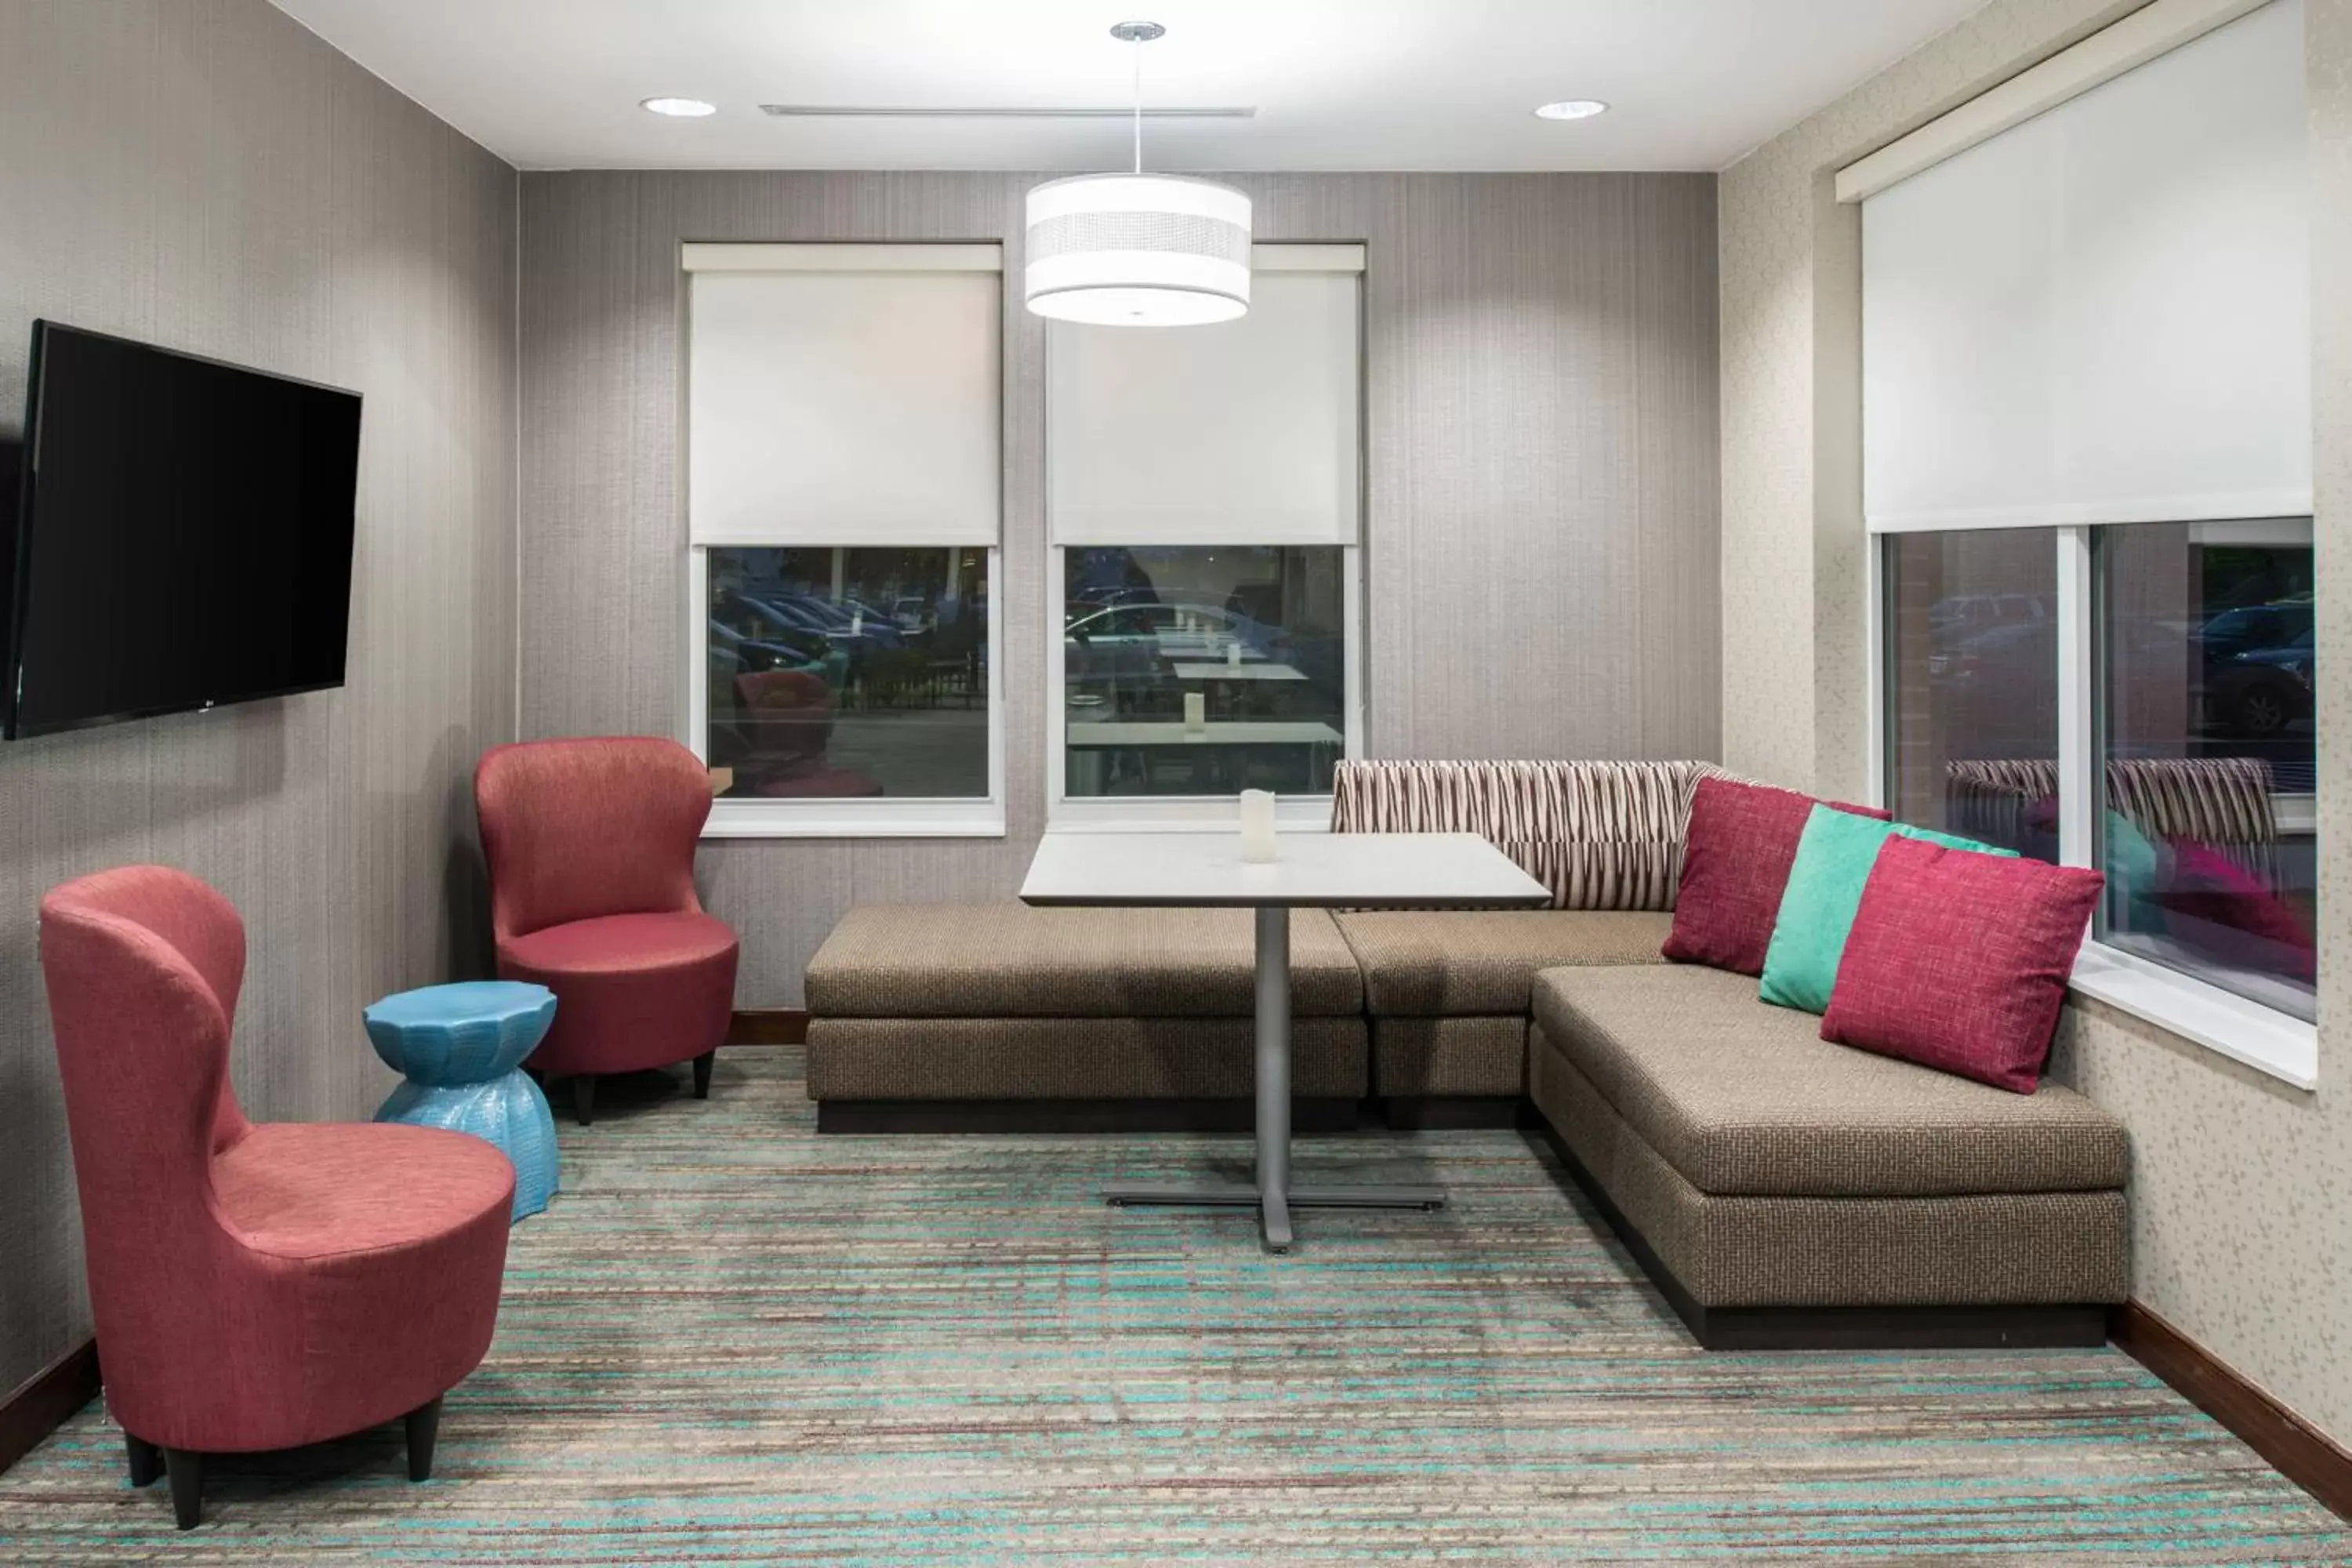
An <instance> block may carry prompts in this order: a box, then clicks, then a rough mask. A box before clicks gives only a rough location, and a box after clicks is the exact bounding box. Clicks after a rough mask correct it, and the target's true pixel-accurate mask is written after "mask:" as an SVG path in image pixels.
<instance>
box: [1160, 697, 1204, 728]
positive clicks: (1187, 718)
mask: <svg viewBox="0 0 2352 1568" xmlns="http://www.w3.org/2000/svg"><path fill="white" fill-rule="evenodd" d="M1162 711H1163V712H1164V711H1165V710H1162ZM1208 727H1209V705H1208V700H1207V699H1206V698H1205V697H1203V696H1202V694H1201V693H1200V692H1197V691H1187V692H1186V693H1184V728H1185V729H1186V730H1188V731H1192V733H1193V734H1195V735H1197V734H1199V733H1201V731H1203V730H1205V729H1207V728H1208Z"/></svg>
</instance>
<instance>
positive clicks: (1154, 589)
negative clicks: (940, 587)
mask: <svg viewBox="0 0 2352 1568" xmlns="http://www.w3.org/2000/svg"><path fill="white" fill-rule="evenodd" d="M1252 264H1253V276H1252V279H1251V284H1250V288H1251V295H1252V298H1251V302H1250V311H1249V314H1248V315H1246V316H1244V317H1243V318H1242V319H1241V320H1239V321H1231V322H1226V323H1223V324H1221V325H1217V326H1212V327H1187V328H1184V329H1183V330H1181V331H1138V330H1135V329H1132V328H1118V327H1087V326H1079V325H1074V324H1072V323H1068V322H1063V321H1056V322H1054V323H1052V324H1051V325H1049V326H1048V328H1047V329H1046V340H1045V342H1046V369H1045V375H1046V380H1045V386H1046V441H1045V456H1046V507H1047V513H1048V521H1049V523H1050V524H1051V528H1052V532H1053V542H1054V552H1053V553H1054V561H1053V563H1052V565H1051V576H1050V593H1051V595H1052V597H1053V603H1052V604H1051V605H1049V606H1048V612H1049V613H1048V616H1047V623H1048V625H1049V626H1051V627H1052V628H1053V630H1052V632H1051V633H1050V634H1049V635H1050V636H1051V637H1052V646H1051V647H1050V648H1049V651H1048V660H1049V662H1048V666H1047V680H1048V700H1047V701H1048V712H1049V713H1050V714H1051V715H1052V716H1053V718H1052V721H1051V722H1050V723H1049V726H1048V734H1049V736H1050V741H1049V754H1048V761H1047V781H1048V785H1049V801H1048V805H1049V810H1050V811H1051V813H1052V815H1053V816H1054V818H1055V821H1056V822H1058V823H1060V824H1062V825H1064V826H1073V825H1079V824H1083V823H1084V822H1086V821H1087V820H1088V819H1090V818H1092V819H1097V820H1104V821H1122V822H1126V823H1129V824H1131V823H1133V822H1134V821H1135V820H1137V817H1138V815H1139V814H1140V815H1142V816H1148V817H1150V818H1151V819H1154V820H1167V821H1181V820H1184V819H1188V818H1191V819H1217V820H1229V819H1230V818H1231V816H1232V806H1231V805H1230V804H1229V802H1230V799H1231V797H1232V796H1233V795H1234V794H1235V793H1236V792H1238V791H1240V790H1244V789H1266V790H1272V791H1274V792H1276V794H1277V795H1281V796H1283V797H1285V799H1284V801H1283V805H1282V809H1281V816H1283V817H1284V818H1285V819H1286V820H1287V821H1289V822H1290V823H1292V824H1293V825H1296V826H1307V825H1309V824H1312V825H1314V826H1322V825H1324V824H1326V823H1328V821H1329V817H1330V811H1329V806H1328V795H1330V792H1331V777H1332V772H1333V768H1334V766H1335V764H1336V763H1338V762H1339V759H1340V758H1341V757H1342V756H1346V755H1349V754H1351V753H1353V752H1355V751H1356V750H1357V749H1358V748H1359V747H1360V731H1361V725H1360V720H1359V715H1358V709H1359V707H1360V700H1359V695H1358V694H1359V693H1360V689H1361V687H1360V680H1359V679H1358V676H1357V673H1356V671H1357V662H1358V658H1359V657H1360V655H1359V649H1358V647H1357V626H1358V623H1359V620H1360V608H1359V606H1360V597H1361V595H1360V588H1359V586H1358V582H1359V574H1360V556H1361V550H1360V545H1359V543H1358V540H1359V538H1360V511H1361V506H1362V503H1361V494H1362V484H1361V473H1362V468H1363V454H1362V448H1361V443H1360V427H1361V412H1360V405H1361V402H1362V387H1361V369H1360V351H1359V343H1360V338H1361V321H1360V318H1361V313H1362V306H1361V301H1360V277H1361V272H1362V268H1363V251H1362V247H1360V246H1351V245H1262V246H1258V247H1255V251H1254V254H1253V258H1252Z"/></svg>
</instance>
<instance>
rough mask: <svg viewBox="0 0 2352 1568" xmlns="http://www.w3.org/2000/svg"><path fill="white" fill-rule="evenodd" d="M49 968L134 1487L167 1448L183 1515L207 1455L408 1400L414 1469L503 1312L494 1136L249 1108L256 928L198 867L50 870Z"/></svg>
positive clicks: (244, 1449)
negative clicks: (268, 1114) (281, 1118)
mask: <svg viewBox="0 0 2352 1568" xmlns="http://www.w3.org/2000/svg"><path fill="white" fill-rule="evenodd" d="M41 970H42V973H43V975H44V976H45V977H46V979H47V984H48V995H49V1017H50V1020H51V1023H52V1026H53V1027H54V1031H55V1034H56V1036H57V1049H58V1069H59V1071H60V1073H61V1074H62V1076H63V1078H64V1079H65V1099H66V1121H67V1126H68V1131H69V1132H70V1134H71V1137H72V1140H73V1154H74V1178H75V1181H76V1182H77V1184H79V1187H80V1190H81V1221H82V1239H83V1244H84V1251H85V1253H86V1254H87V1258H88V1267H89V1300H90V1310H91V1312H92V1314H93V1315H94V1316H95V1318H96V1319H97V1325H98V1345H99V1354H100V1359H101V1362H102V1364H103V1366H104V1368H105V1377H106V1402H107V1405H108V1407H109V1408H110V1409H111V1410H112V1411H113V1412H114V1417H115V1419H116V1421H117V1422H119V1423H120V1424H121V1427H122V1430H123V1435H124V1437H125V1439H126V1441H127V1443H128V1446H129V1449H130V1460H131V1483H132V1484H133V1485H135V1486H145V1485H146V1484H148V1483H149V1482H150V1481H152V1480H153V1479H155V1477H156V1474H157V1472H158V1470H159V1469H163V1468H168V1469H169V1471H170V1473H171V1481H172V1501H173V1508H174V1509H175V1510H176V1511H177V1513H178V1516H179V1523H180V1528H181V1529H183V1530H185V1529H188V1528H190V1527H192V1526H194V1524H195V1523H196V1521H197V1519H198V1516H199V1514H200V1512H201V1510H202V1494H203V1485H204V1456H205V1455H207V1454H225V1453H250V1452H256V1451H258V1450H262V1449H270V1448H289V1447H297V1446H299V1445H301V1444H305V1443H316V1442H320V1441H323V1440H324V1439H327V1438H330V1437H340V1436H345V1435H347V1434H349V1433H352V1432H357V1431H361V1430H362V1429H364V1428H366V1427H369V1426H376V1425H379V1424H380V1423H383V1422H385V1421H389V1420H391V1419H392V1418H393V1417H394V1416H395V1415H399V1416H404V1417H405V1418H406V1420H407V1425H408V1474H409V1479H412V1480H423V1479H425V1477H426V1476H427V1475H429V1474H430V1473H431V1471H432V1468H433V1440H434V1436H435V1432H436V1426H437V1423H438V1420H439V1417H440V1410H441V1395H442V1394H443V1392H444V1391H446V1389H448V1388H450V1387H452V1386H454V1385H455V1384H457V1381H458V1380H459V1379H461V1378H463V1377H464V1376H465V1375H466V1374H467V1373H469V1372H471V1371H472V1370H473V1369H474V1368H475V1367H476V1366H477V1365H478V1364H479V1363H480V1362H481V1359H482V1355H483V1352H486V1351H487V1350H488V1349H489V1344H490V1331H491V1328H492V1326H493V1325H494V1323H495V1321H496V1320H497V1317H498V1308H499V1282H500V1279H501V1277H502V1276H503V1274H504V1272H505V1268H506V1255H507V1210H508V1206H509V1203H510V1202H511V1201H512V1198H513V1194H514V1167H513V1166H512V1165H510V1164H509V1163H507V1158H506V1156H505V1155H504V1154H501V1153H500V1152H499V1151H498V1150H497V1149H495V1148H493V1147H492V1146H491V1145H489V1144H488V1143H486V1142H482V1141H481V1140H480V1139H478V1138H469V1137H467V1136H466V1135H465V1134H463V1133H459V1132H444V1131H438V1130H436V1129H432V1128H423V1127H405V1126H398V1125H394V1124H390V1123H386V1124H383V1125H378V1124H376V1123H373V1122H359V1123H340V1122H324V1123H320V1122H275V1123H263V1124H259V1125H256V1124H255V1123H252V1122H248V1121H246V1119H245V1114H244V1112H243V1111H242V1110H239V1109H238V1107H237V1102H236V1094H235V1092H234V1091H232V1090H231V1089H230V1087H229V1081H228V1041H229V1026H230V1021H231V1019H232V1018H234V1017H235V1016H236V995H237V989H238V987H239V985H240V984H242V982H243V980H244V977H245V927H244V924H243V923H242V922H241V921H239V920H238V919H237V915H236V910H235V909H233V908H232V907H230V905H229V903H228V900H226V899H224V898H222V897H221V896H220V895H219V894H218V893H216V892H215V891H214V890H213V889H210V888H208V887H206V886H205V884H204V883H202V882H200V881H198V880H197V879H195V878H194V877H191V876H188V875H187V874H186V873H184V872H181V871H174V870H171V869H169V868H164V867H162V866H132V867H126V868H122V869H121V870H115V871H104V872H100V874H98V875H97V876H93V877H84V878H82V879H79V880H78V881H73V882H68V883H66V884H65V885H64V886H63V887H60V888H57V889H52V890H51V891H50V893H49V895H48V897H47V898H46V899H44V900H41Z"/></svg>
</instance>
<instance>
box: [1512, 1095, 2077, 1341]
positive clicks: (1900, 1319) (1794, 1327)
mask: <svg viewBox="0 0 2352 1568" xmlns="http://www.w3.org/2000/svg"><path fill="white" fill-rule="evenodd" d="M1543 1137H1544V1140H1545V1142H1548V1143H1549V1144H1550V1145H1551V1149H1552V1152H1554V1153H1555V1154H1557V1155H1559V1161H1560V1163H1561V1164H1562V1165H1563V1166H1565V1167H1566V1168H1567V1171H1568V1173H1569V1175H1570V1178H1571V1179H1573V1180H1574V1181H1575V1183H1576V1184H1577V1186H1578V1188H1579V1189H1580V1191H1581V1192H1582V1193H1583V1194H1584V1196H1585V1198H1586V1199H1587V1201H1589V1202H1590V1203H1591V1205H1592V1206H1593V1207H1594V1208H1596V1209H1598V1210H1600V1211H1601V1218H1602V1219H1604V1220H1606V1221H1607V1222H1608V1224H1609V1228H1610V1229H1611V1230H1612V1231H1614V1232H1615V1233H1616V1236H1617V1239H1618V1240H1619V1241H1621V1242H1622V1243H1623V1244H1624V1247H1625V1250H1626V1251H1628V1252H1630V1253H1632V1254H1633V1260H1634V1261H1635V1262H1637V1263H1639V1264H1640V1265H1641V1266H1642V1271H1643V1273H1645V1274H1647V1275H1648V1276H1649V1277H1650V1282H1651V1283H1652V1284H1654V1285H1655V1286H1656V1287H1657V1288H1658V1294H1660V1295H1661V1296H1664V1298H1665V1300H1666V1305H1668V1306H1669V1307H1672V1308H1673V1309H1674V1310H1675V1316H1676V1317H1678V1318H1680V1319H1681V1320H1682V1321H1683V1326H1684V1327H1685V1328H1686V1329H1688V1330H1689V1331H1691V1337H1692V1338H1693V1339H1696V1341H1698V1342H1699V1344H1700V1345H1701V1346H1702V1347H1703V1348H1705V1349H1706V1350H1711V1351H1818V1350H1989V1349H2007V1350H2059V1349H2079V1348H2083V1347H2090V1346H2097V1345H2103V1344H2105V1343H2106V1342H2107V1312H2108V1310H2109V1309H2108V1307H2107V1305H2106V1304H2105V1303H2104V1302H2095V1301H2094V1302H2072V1303H2066V1304H2063V1305H2059V1306H2027V1307H1976V1306H1961V1307H1709V1306H1706V1305H1704V1304H1702V1303H1701V1302H1699V1301H1698V1300H1696V1298H1694V1297H1693V1296H1692V1295H1691V1293H1690V1292H1689V1291H1688V1290H1686V1289H1684V1288H1683V1284H1682V1281H1680V1280H1679V1279H1675V1277H1674V1275H1673V1274H1672V1273H1671V1272H1670V1271H1668V1269H1667V1268H1666V1267H1665V1265H1664V1263H1662V1262H1660V1261H1659V1260H1658V1255H1657V1254H1656V1253H1654V1252H1653V1251H1651V1250H1650V1244H1649V1243H1648V1242H1647V1241H1644V1240H1643V1238H1642V1234H1641V1233H1640V1232H1639V1231H1637V1230H1635V1229H1634V1228H1633V1226H1630V1225H1628V1224H1626V1223H1625V1216H1624V1215H1622V1214H1620V1213H1619V1212H1618V1210H1617V1205H1615V1204H1613V1203H1612V1202H1611V1201H1610V1200H1609V1195H1608V1194H1606V1193H1604V1192H1602V1191H1601V1184H1600V1183H1598V1182H1596V1181H1594V1180H1593V1179H1592V1173H1591V1172H1590V1171H1587V1170H1586V1169H1585V1168H1584V1163H1583V1162H1582V1161H1580V1160H1579V1159H1578V1158H1577V1157H1576V1155H1575V1154H1574V1153H1573V1152H1570V1149H1569V1147H1568V1145H1567V1144H1566V1143H1565V1142H1562V1141H1561V1139H1560V1137H1559V1134H1558V1133H1557V1132H1555V1131H1552V1130H1551V1128H1550V1127H1549V1126H1546V1127H1545V1128H1544V1130H1543Z"/></svg>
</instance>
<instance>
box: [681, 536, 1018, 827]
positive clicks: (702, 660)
mask: <svg viewBox="0 0 2352 1568" xmlns="http://www.w3.org/2000/svg"><path fill="white" fill-rule="evenodd" d="M769 548H775V549H806V548H810V546H807V545H802V544H792V545H776V546H766V545H757V544H730V545H707V544H690V545H688V548H687V563H686V571H685V573H684V576H685V579H686V602H685V605H684V609H685V613H686V623H687V636H686V640H687V651H688V658H687V661H686V683H685V689H684V691H683V693H682V694H681V696H682V707H681V711H682V713H683V715H684V721H683V723H682V724H681V726H680V728H681V730H682V731H683V732H682V733H681V734H679V736H678V737H677V738H678V740H679V741H680V742H683V743H684V744H685V745H686V747H687V749H688V750H689V751H691V752H693V753H694V754H695V755H696V756H697V757H698V758H700V759H701V760H702V763H703V765H704V766H705V767H708V766H709V763H710V709H709V703H710V555H709V552H710V551H711V550H713V549H730V550H758V549H769ZM835 548H840V549H845V550H856V549H865V548H881V549H889V548H896V547H894V546H887V545H883V546H865V545H855V544H850V545H841V546H837V547H835ZM909 548H922V549H931V548H936V549H940V550H969V549H972V548H975V546H971V545H962V544H957V545H949V544H942V545H938V546H928V545H927V546H911V547H909ZM986 554H987V563H986V572H987V582H988V794H987V795H984V796H982V795H973V796H971V797H969V798H946V797H939V796H931V797H924V796H915V795H881V796H877V797H873V798H869V799H856V800H853V799H842V800H765V799H729V798H727V797H724V796H719V797H715V798H713V799H712V801H711V803H710V816H709V820H708V821H706V822H705V823H704V824H703V827H702V837H704V838H706V839H719V838H1002V837H1005V834H1006V828H1005V792H1004V550H1003V546H1002V545H999V544H992V545H989V546H987V547H986Z"/></svg>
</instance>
